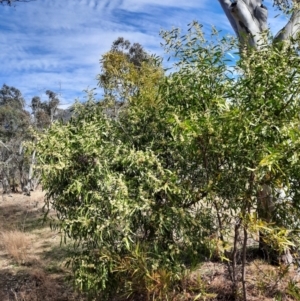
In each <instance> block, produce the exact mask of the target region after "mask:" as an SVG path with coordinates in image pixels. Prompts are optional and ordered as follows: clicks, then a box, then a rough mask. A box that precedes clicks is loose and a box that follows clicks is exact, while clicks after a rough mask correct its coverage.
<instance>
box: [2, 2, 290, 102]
mask: <svg viewBox="0 0 300 301" xmlns="http://www.w3.org/2000/svg"><path fill="white" fill-rule="evenodd" d="M270 8H271V7H270ZM195 19H196V20H198V21H199V22H200V23H202V24H203V25H204V26H205V28H206V29H207V28H208V27H210V26H211V25H215V26H216V27H217V28H219V29H222V30H225V31H229V32H232V30H231V28H230V26H229V23H228V21H227V19H226V16H225V15H224V14H223V12H222V11H221V8H220V6H219V3H218V2H217V1H212V0H200V1H199V0H185V1H178V0H77V1H74V0H65V1H59V0H37V1H33V2H29V3H23V4H19V5H17V6H16V7H15V8H10V7H3V6H0V31H1V35H0V43H1V52H0V61H1V68H0V86H1V85H2V84H3V83H6V84H8V85H12V86H15V87H17V88H19V89H20V90H21V91H22V93H23V94H24V95H25V97H26V100H27V101H30V99H31V97H33V96H34V95H37V94H39V93H40V91H43V89H44V90H47V89H50V90H53V91H58V90H61V93H62V96H63V97H64V98H65V100H64V101H65V102H66V103H68V102H70V101H72V100H74V99H75V98H76V97H80V98H81V99H82V97H83V93H82V91H83V90H84V89H86V88H87V87H90V88H93V87H96V86H97V80H96V76H97V74H98V73H99V72H100V66H99V60H100V57H101V55H102V54H104V53H105V52H107V51H108V50H109V48H110V46H111V44H112V42H113V41H114V40H115V39H116V38H118V37H119V36H123V37H124V38H126V39H128V40H130V41H132V42H139V43H140V44H141V45H143V46H144V47H145V49H146V50H147V51H150V52H152V53H157V54H162V49H161V48H160V42H161V38H160V37H159V35H158V33H159V30H160V29H162V28H164V29H169V28H171V27H172V26H179V27H181V28H186V25H187V24H188V23H190V22H191V21H192V20H195ZM270 24H271V26H272V27H274V28H278V27H280V28H281V27H282V26H283V24H284V22H283V21H282V19H280V20H279V19H277V20H275V21H274V20H272V19H270ZM280 28H278V30H279V29H280ZM98 91H99V93H101V90H100V89H98Z"/></svg>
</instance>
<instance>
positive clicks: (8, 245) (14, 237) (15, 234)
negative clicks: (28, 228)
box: [0, 230, 32, 264]
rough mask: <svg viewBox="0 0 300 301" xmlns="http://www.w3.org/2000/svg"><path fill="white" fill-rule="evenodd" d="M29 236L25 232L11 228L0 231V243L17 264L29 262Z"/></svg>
mask: <svg viewBox="0 0 300 301" xmlns="http://www.w3.org/2000/svg"><path fill="white" fill-rule="evenodd" d="M31 241H32V239H31V236H30V235H29V234H27V233H24V232H21V231H18V230H13V231H2V232H1V233H0V244H1V247H2V248H3V249H4V250H5V251H6V253H7V254H8V255H9V256H10V257H12V258H13V260H14V261H15V262H16V263H18V264H26V263H29V262H30V261H31V260H32V258H31V256H30V246H31Z"/></svg>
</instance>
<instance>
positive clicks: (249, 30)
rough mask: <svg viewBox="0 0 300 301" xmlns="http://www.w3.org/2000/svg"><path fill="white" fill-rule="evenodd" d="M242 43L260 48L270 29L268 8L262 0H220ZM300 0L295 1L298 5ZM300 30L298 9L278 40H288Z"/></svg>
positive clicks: (278, 36)
mask: <svg viewBox="0 0 300 301" xmlns="http://www.w3.org/2000/svg"><path fill="white" fill-rule="evenodd" d="M218 1H219V3H220V5H221V6H222V8H223V10H224V12H225V14H226V16H227V18H228V20H229V22H230V24H231V26H232V28H233V30H234V31H235V33H236V34H237V37H238V38H239V40H240V42H241V43H243V44H244V43H247V44H248V45H251V46H253V47H256V48H259V47H260V45H262V44H263V42H264V39H263V36H264V32H265V31H266V30H267V29H268V10H267V8H266V7H265V6H264V5H263V3H262V0H236V1H234V2H231V1H230V0H218ZM297 3H299V0H297V1H294V4H295V5H297ZM299 31H300V11H299V9H298V10H297V9H296V6H295V10H294V12H293V14H292V15H291V17H290V20H289V21H288V23H287V24H286V25H285V27H284V28H282V29H281V30H280V31H279V32H278V33H277V34H276V36H275V40H276V41H284V40H288V39H289V38H290V37H295V36H296V35H297V34H298V33H299Z"/></svg>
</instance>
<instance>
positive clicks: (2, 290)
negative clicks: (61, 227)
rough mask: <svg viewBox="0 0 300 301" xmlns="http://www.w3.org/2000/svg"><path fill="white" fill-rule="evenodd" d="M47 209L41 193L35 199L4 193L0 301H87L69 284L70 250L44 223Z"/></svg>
mask: <svg viewBox="0 0 300 301" xmlns="http://www.w3.org/2000/svg"><path fill="white" fill-rule="evenodd" d="M43 205H44V192H42V191H41V190H37V191H35V192H32V193H31V196H25V195H23V194H16V193H15V194H11V195H10V196H9V195H2V193H1V191H0V301H12V300H13V301H41V300H43V301H50V300H51V301H68V300H76V301H77V300H78V301H79V300H82V301H83V300H86V299H85V298H84V297H83V296H82V295H80V294H79V293H77V292H75V290H74V289H73V287H72V285H71V284H70V282H68V281H67V280H66V279H67V278H68V276H70V274H69V272H68V270H67V269H66V268H65V266H64V260H65V256H66V248H67V247H66V246H63V245H62V246H60V235H59V233H56V232H53V231H51V229H50V227H49V221H47V222H43V217H44V212H43ZM50 215H52V216H54V215H55V214H54V212H51V214H50Z"/></svg>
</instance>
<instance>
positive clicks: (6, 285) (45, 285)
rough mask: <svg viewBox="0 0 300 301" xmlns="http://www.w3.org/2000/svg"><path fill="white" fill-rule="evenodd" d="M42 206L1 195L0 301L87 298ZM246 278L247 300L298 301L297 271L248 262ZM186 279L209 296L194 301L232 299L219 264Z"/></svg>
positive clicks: (34, 197) (39, 195)
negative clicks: (74, 281)
mask: <svg viewBox="0 0 300 301" xmlns="http://www.w3.org/2000/svg"><path fill="white" fill-rule="evenodd" d="M43 205H44V192H43V191H41V190H37V191H35V192H32V194H31V196H30V197H29V196H25V195H23V194H11V195H10V196H9V195H2V193H1V191H0V301H71V300H74V301H75V300H76V301H86V300H87V298H85V297H84V296H83V295H81V294H80V293H78V292H76V291H75V290H74V288H73V287H72V285H71V283H70V282H68V281H67V279H68V278H70V276H71V274H70V271H68V269H67V268H66V267H65V265H64V263H65V258H66V254H67V246H66V245H61V244H60V235H59V233H57V232H54V231H51V229H50V227H49V223H50V220H47V221H46V222H43V218H44V212H43ZM50 217H53V218H54V217H55V213H54V212H50ZM279 269H282V271H280V270H279ZM247 275H248V276H247V279H248V280H247V287H248V299H249V301H250V300H251V301H260V300H266V301H272V300H285V301H288V300H300V272H299V271H296V269H294V268H292V269H291V271H289V272H286V271H285V270H284V267H278V266H271V265H268V264H267V263H265V262H263V261H261V260H249V264H248V266H247ZM278 275H279V277H278ZM280 275H281V276H280ZM189 281H190V282H192V283H193V285H194V284H195V285H196V286H197V287H199V286H200V287H202V286H203V289H204V291H206V292H209V293H210V294H211V295H210V297H209V295H206V294H204V295H203V298H199V299H197V300H232V296H230V291H231V282H230V281H229V278H228V273H227V271H226V267H225V265H224V264H222V263H220V262H215V263H213V262H210V261H207V262H205V263H203V264H202V265H201V267H199V269H198V270H196V271H194V272H192V274H191V275H190V276H189ZM184 296H185V297H182V295H181V297H180V298H175V299H174V300H193V299H194V298H193V297H191V298H189V297H188V293H186V294H185V295H184ZM212 296H214V297H212ZM178 297H179V296H178Z"/></svg>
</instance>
